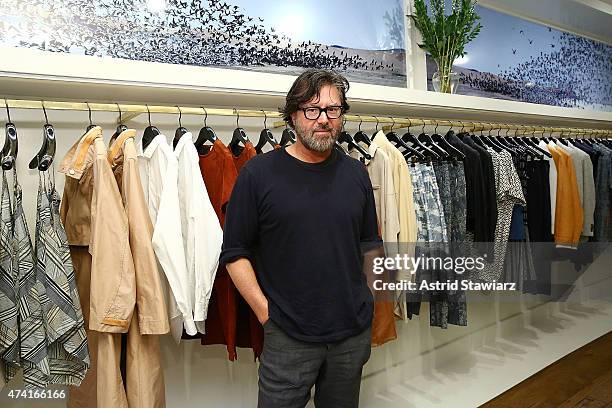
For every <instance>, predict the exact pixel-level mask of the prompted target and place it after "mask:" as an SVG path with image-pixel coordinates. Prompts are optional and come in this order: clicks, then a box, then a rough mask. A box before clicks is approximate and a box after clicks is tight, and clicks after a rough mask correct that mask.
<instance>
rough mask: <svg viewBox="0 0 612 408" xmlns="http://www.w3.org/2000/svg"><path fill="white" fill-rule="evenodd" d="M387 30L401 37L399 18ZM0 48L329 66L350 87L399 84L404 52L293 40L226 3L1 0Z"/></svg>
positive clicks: (296, 67)
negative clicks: (397, 33)
mask: <svg viewBox="0 0 612 408" xmlns="http://www.w3.org/2000/svg"><path fill="white" fill-rule="evenodd" d="M362 1H367V0H362ZM260 3H270V4H269V5H268V6H269V7H274V4H278V3H276V2H272V1H266V0H262V1H261V2H260ZM398 4H399V3H398ZM399 11H400V13H401V9H400V10H399ZM381 12H384V11H381ZM400 17H401V15H400ZM308 24H316V22H311V21H308ZM383 29H384V27H383ZM394 29H395V30H396V31H400V32H402V33H403V20H402V22H401V26H397V24H396V27H394ZM366 34H367V33H366ZM360 35H364V34H363V33H360ZM402 40H403V38H402ZM0 44H2V45H5V46H6V45H8V46H16V47H24V48H33V49H39V50H44V51H50V52H62V53H75V54H82V55H90V56H105V57H106V56H110V57H115V58H123V59H130V60H139V61H153V62H162V63H170V64H185V65H197V66H210V67H221V68H232V69H246V70H255V71H261V72H273V73H285V74H295V73H299V72H301V70H303V69H304V68H329V69H335V70H338V71H341V72H343V73H344V74H345V75H346V76H347V77H348V78H349V79H351V80H353V81H357V82H365V83H375V84H381V85H390V86H406V74H405V71H406V67H405V50H404V49H403V48H401V49H400V48H391V49H357V48H350V47H343V46H340V45H335V44H323V43H321V42H315V41H308V40H306V41H297V40H294V39H293V38H291V37H290V36H289V35H287V34H285V33H282V32H280V31H279V30H278V29H277V28H275V27H274V26H271V25H269V24H267V23H266V20H265V19H264V18H262V17H260V16H257V15H249V14H248V13H247V12H246V11H245V10H244V9H243V8H241V7H239V6H238V5H236V4H231V0H230V1H227V2H225V1H221V0H204V1H199V0H93V1H92V0H57V1H47V0H3V1H2V2H0Z"/></svg>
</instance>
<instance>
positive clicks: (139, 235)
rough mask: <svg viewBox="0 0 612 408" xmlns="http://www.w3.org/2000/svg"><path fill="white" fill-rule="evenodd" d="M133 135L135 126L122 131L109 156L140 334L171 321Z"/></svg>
mask: <svg viewBox="0 0 612 408" xmlns="http://www.w3.org/2000/svg"><path fill="white" fill-rule="evenodd" d="M134 136H136V131H135V130H132V129H128V130H126V131H124V132H122V133H121V134H120V135H119V137H118V138H117V139H116V140H115V141H114V143H113V144H112V145H111V146H110V147H109V150H108V160H109V162H110V163H111V167H112V169H113V172H114V175H115V178H116V180H117V185H118V186H119V190H120V191H121V197H122V199H123V206H124V208H125V213H126V214H127V217H128V227H129V228H128V229H129V247H130V248H131V253H132V257H133V261H134V262H133V266H132V273H134V275H135V277H136V304H137V306H138V316H137V317H138V328H139V332H140V334H141V335H142V334H165V333H168V332H169V331H170V325H169V323H168V313H167V311H166V305H165V303H164V298H165V296H164V290H163V286H162V281H161V276H160V273H159V270H158V269H157V260H156V258H155V253H154V252H153V244H152V237H153V224H152V223H151V217H150V216H149V209H148V207H147V202H146V200H145V196H144V192H143V190H142V183H141V181H140V169H139V167H138V152H137V150H136V144H135V142H134ZM177 211H178V209H177Z"/></svg>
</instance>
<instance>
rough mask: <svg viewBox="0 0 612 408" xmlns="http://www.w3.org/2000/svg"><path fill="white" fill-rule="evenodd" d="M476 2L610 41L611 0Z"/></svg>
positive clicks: (502, 0)
mask: <svg viewBox="0 0 612 408" xmlns="http://www.w3.org/2000/svg"><path fill="white" fill-rule="evenodd" d="M478 3H479V4H481V5H482V6H485V7H489V8H492V9H495V10H498V11H501V12H504V13H507V14H512V15H515V16H517V17H521V18H525V19H527V20H532V21H535V22H540V23H543V24H546V25H549V26H551V27H554V28H557V29H559V30H563V31H568V32H571V33H574V34H578V35H581V36H584V37H588V38H591V39H594V40H597V41H601V42H605V43H608V44H611V45H612V0H537V1H534V0H480V1H479V2H478Z"/></svg>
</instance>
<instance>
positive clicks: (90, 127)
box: [85, 102, 97, 133]
mask: <svg viewBox="0 0 612 408" xmlns="http://www.w3.org/2000/svg"><path fill="white" fill-rule="evenodd" d="M85 104H86V105H87V111H88V112H89V114H88V115H89V126H87V129H85V133H87V132H89V131H90V130H91V129H93V128H95V127H96V126H97V125H94V124H93V123H92V121H91V108H90V107H89V102H85Z"/></svg>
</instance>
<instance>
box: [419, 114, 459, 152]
mask: <svg viewBox="0 0 612 408" xmlns="http://www.w3.org/2000/svg"><path fill="white" fill-rule="evenodd" d="M437 132H438V123H437V122H436V127H435V128H434V134H437ZM437 136H439V137H441V136H440V135H437ZM418 139H419V140H420V141H422V142H423V143H424V144H425V145H426V146H428V147H429V148H431V150H433V151H434V152H436V153H437V154H438V155H439V156H440V157H441V158H446V159H448V158H450V157H451V155H450V154H449V153H448V152H447V151H446V150H444V149H443V148H442V147H440V146H438V144H437V143H436V142H435V141H434V140H433V139H432V138H431V136H430V135H428V134H426V133H425V132H423V133H421V134H420V135H419V137H418Z"/></svg>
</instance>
